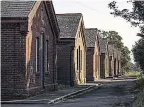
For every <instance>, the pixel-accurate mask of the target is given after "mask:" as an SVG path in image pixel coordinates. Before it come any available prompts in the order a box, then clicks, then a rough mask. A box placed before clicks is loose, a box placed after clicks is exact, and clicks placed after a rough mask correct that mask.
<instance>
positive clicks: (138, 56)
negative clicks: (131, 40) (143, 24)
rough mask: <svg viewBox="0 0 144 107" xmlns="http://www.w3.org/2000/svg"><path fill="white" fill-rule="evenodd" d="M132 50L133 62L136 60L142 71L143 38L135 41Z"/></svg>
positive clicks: (143, 67)
mask: <svg viewBox="0 0 144 107" xmlns="http://www.w3.org/2000/svg"><path fill="white" fill-rule="evenodd" d="M132 52H133V55H134V60H135V62H137V63H138V64H139V65H140V68H141V69H142V70H143V71H144V39H140V40H139V41H137V42H136V43H135V45H134V46H133V49H132Z"/></svg>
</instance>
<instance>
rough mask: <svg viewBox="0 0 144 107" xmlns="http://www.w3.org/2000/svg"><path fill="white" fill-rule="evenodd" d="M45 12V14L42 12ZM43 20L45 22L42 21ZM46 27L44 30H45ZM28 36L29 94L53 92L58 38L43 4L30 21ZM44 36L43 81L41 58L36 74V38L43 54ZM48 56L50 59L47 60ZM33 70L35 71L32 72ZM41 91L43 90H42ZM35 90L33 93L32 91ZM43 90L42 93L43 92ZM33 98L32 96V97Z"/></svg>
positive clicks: (27, 71)
mask: <svg viewBox="0 0 144 107" xmlns="http://www.w3.org/2000/svg"><path fill="white" fill-rule="evenodd" d="M42 10H43V12H42ZM42 19H43V21H42ZM43 27H44V28H43ZM28 31H29V32H28V34H27V37H26V65H27V66H26V68H27V70H26V74H27V78H26V80H27V87H26V88H27V90H28V91H30V92H29V94H31V93H32V95H35V94H37V93H39V91H34V89H35V90H40V89H41V88H42V87H43V88H42V89H43V90H52V89H53V87H54V83H53V82H54V81H55V80H54V79H56V74H54V73H55V71H56V68H55V62H56V37H55V36H54V35H53V33H52V29H51V26H50V23H49V19H48V16H47V14H46V10H45V8H44V5H43V4H42V3H41V4H40V6H39V8H38V9H37V11H36V14H35V15H34V17H33V18H30V20H29V26H28ZM42 33H43V36H44V41H43V45H44V46H43V51H44V54H43V55H44V56H43V59H42V60H43V65H42V66H43V68H44V70H43V80H42V78H41V70H40V68H41V62H40V58H39V64H38V66H39V69H38V71H37V72H36V38H38V39H39V50H38V51H39V53H41V51H42V50H41V36H42ZM46 41H48V53H47V52H46V50H47V49H46ZM47 54H48V58H47ZM30 63H31V65H30ZM30 68H33V71H32V70H30ZM42 81H43V83H42ZM42 84H43V85H42ZM42 89H41V90H42ZM31 90H33V91H31ZM43 90H42V91H43ZM30 96H31V95H30Z"/></svg>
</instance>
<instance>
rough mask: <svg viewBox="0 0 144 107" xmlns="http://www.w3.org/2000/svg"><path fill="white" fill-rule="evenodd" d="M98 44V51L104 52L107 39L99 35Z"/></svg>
mask: <svg viewBox="0 0 144 107" xmlns="http://www.w3.org/2000/svg"><path fill="white" fill-rule="evenodd" d="M99 44H100V52H101V53H106V52H107V40H106V39H104V38H101V37H100V36H99Z"/></svg>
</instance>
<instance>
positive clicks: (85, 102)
mask: <svg viewBox="0 0 144 107" xmlns="http://www.w3.org/2000/svg"><path fill="white" fill-rule="evenodd" d="M134 80H135V79H130V78H121V79H115V80H110V79H107V80H100V81H99V82H102V83H103V84H104V85H103V86H102V87H101V88H100V89H98V90H94V91H92V92H90V93H88V94H86V95H82V96H80V97H79V98H75V99H69V100H67V101H65V102H64V103H59V104H55V105H52V106H51V107H131V105H130V104H131V102H132V100H133V98H134V95H133V93H132V90H131V88H132V86H133V85H134Z"/></svg>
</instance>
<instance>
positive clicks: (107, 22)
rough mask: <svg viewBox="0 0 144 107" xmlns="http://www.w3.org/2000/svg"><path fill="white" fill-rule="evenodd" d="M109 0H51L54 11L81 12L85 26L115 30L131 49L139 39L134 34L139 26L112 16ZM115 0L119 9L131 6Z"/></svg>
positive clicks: (124, 1) (121, 0)
mask: <svg viewBox="0 0 144 107" xmlns="http://www.w3.org/2000/svg"><path fill="white" fill-rule="evenodd" d="M111 1H113V0H53V4H54V8H55V12H56V13H82V14H83V17H84V24H85V27H86V28H98V29H102V30H106V31H109V30H114V31H117V32H118V33H119V35H120V36H122V38H123V42H124V45H125V46H127V47H128V48H129V49H130V50H131V49H132V45H134V44H135V41H137V40H138V39H139V37H137V36H136V33H137V32H139V28H136V27H131V24H130V23H128V22H126V21H125V20H124V19H122V18H120V17H114V16H112V15H111V14H110V11H111V10H110V9H109V8H108V3H110V2H111ZM117 1H119V2H118V5H119V8H120V9H123V8H128V9H131V8H132V5H131V4H130V3H127V2H126V1H127V0H117Z"/></svg>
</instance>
